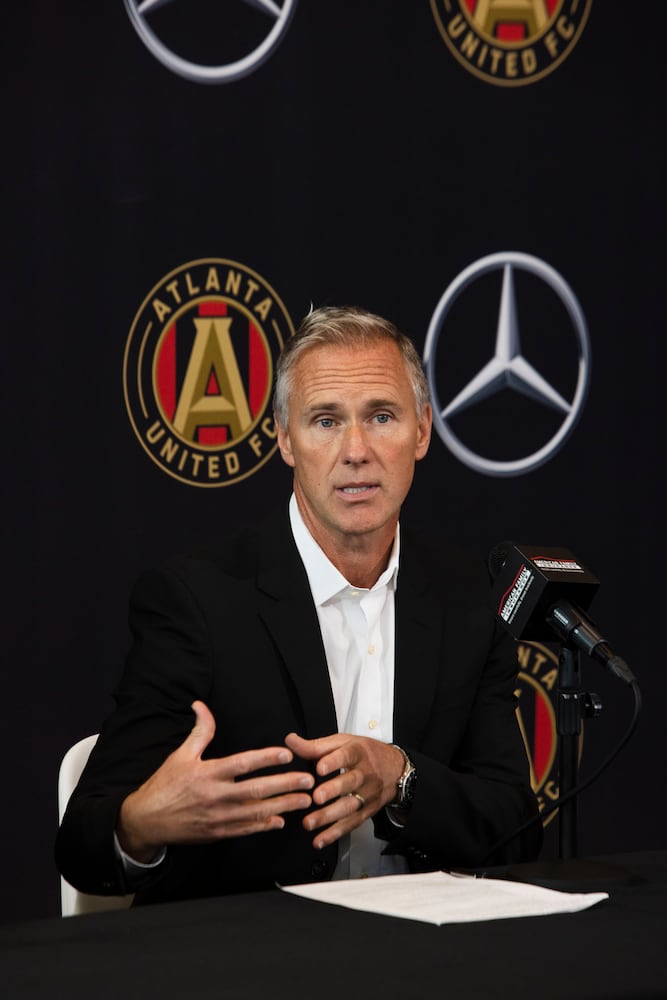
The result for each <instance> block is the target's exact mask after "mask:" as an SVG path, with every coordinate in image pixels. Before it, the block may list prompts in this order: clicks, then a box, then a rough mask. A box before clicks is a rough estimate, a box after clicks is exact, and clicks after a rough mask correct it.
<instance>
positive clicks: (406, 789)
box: [391, 743, 417, 809]
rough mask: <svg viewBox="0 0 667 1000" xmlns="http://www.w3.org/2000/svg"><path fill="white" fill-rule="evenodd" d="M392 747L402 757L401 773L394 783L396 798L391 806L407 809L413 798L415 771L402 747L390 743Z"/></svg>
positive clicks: (415, 779)
mask: <svg viewBox="0 0 667 1000" xmlns="http://www.w3.org/2000/svg"><path fill="white" fill-rule="evenodd" d="M392 746H393V747H395V748H396V750H398V751H399V752H400V753H401V754H402V756H403V771H402V773H401V776H400V778H399V779H398V781H397V782H396V796H395V798H394V800H393V802H392V803H391V804H392V805H393V806H395V807H396V808H397V809H409V808H410V806H411V805H412V800H413V799H414V797H415V787H416V784H417V770H416V768H415V766H414V764H413V763H412V761H411V760H410V758H409V757H408V755H407V754H406V752H405V750H404V749H403V747H399V746H398V744H397V743H392Z"/></svg>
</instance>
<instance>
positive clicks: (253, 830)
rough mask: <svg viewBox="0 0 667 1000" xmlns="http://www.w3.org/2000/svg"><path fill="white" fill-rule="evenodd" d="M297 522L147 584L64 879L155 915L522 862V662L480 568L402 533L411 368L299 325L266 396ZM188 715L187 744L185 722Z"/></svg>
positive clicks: (349, 323)
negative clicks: (192, 901) (308, 885)
mask: <svg viewBox="0 0 667 1000" xmlns="http://www.w3.org/2000/svg"><path fill="white" fill-rule="evenodd" d="M274 405H275V420H276V428H277V432H278V444H279V447H280V452H281V455H282V457H283V460H284V461H285V462H286V463H287V465H288V466H290V467H291V468H292V469H293V471H294V493H293V496H292V499H291V501H290V504H289V509H285V510H282V511H280V513H279V514H278V515H277V516H275V517H274V518H273V519H272V520H271V521H269V522H268V523H267V524H265V525H263V526H261V527H260V528H258V529H256V530H246V531H243V532H242V533H240V534H239V535H238V536H237V537H235V538H233V539H230V540H229V541H227V542H226V543H224V544H222V545H220V546H218V547H211V549H210V550H208V551H206V552H203V553H195V554H192V555H190V556H187V557H185V558H181V559H178V560H174V561H172V562H171V563H170V564H168V565H167V566H166V567H164V568H163V569H162V570H160V571H159V572H155V573H150V574H146V575H145V576H144V577H143V578H142V579H141V580H140V581H139V583H138V584H137V586H136V588H135V591H134V593H133V597H132V602H131V612H130V625H131V628H132V632H133V636H134V643H133V646H132V649H131V651H130V654H129V657H128V662H127V666H126V670H125V673H124V676H123V678H122V680H121V682H120V684H119V686H118V689H117V691H116V711H115V712H114V714H113V715H112V716H111V718H110V719H109V720H108V721H107V723H106V724H105V726H104V727H103V729H102V732H101V735H100V739H99V740H98V743H97V746H96V748H95V750H94V751H93V754H92V756H91V758H90V761H89V763H88V766H87V768H86V770H85V772H84V774H83V776H82V779H81V781H80V783H79V787H78V789H77V791H76V792H75V794H74V795H73V797H72V800H71V802H70V805H69V807H68V810H67V813H66V815H65V817H64V820H63V823H62V826H61V830H60V832H59V836H58V842H57V849H56V853H57V861H58V865H59V867H60V870H61V872H62V873H63V874H64V876H65V877H66V878H67V879H68V880H69V881H70V882H72V883H73V884H74V885H75V886H77V887H78V888H80V889H81V890H83V891H87V892H92V893H98V894H99V893H102V894H103V893H111V894H117V893H122V892H132V891H135V892H136V893H137V900H138V901H140V902H147V901H152V900H166V899H176V898H187V897H194V896H202V895H212V894H219V893H225V892H234V891H240V890H248V889H260V888H267V887H270V886H272V885H274V884H275V882H279V883H280V882H283V883H289V882H292V883H294V882H306V881H312V880H321V879H328V878H332V877H333V878H346V877H354V876H361V875H366V874H369V875H377V874H383V873H390V872H401V871H409V870H415V869H422V870H425V869H436V868H452V867H457V866H465V867H473V866H475V865H481V864H488V863H493V862H496V863H499V862H503V861H516V860H521V859H528V858H532V857H534V856H535V855H536V853H537V851H538V849H539V844H540V825H539V822H537V823H534V824H533V825H532V827H531V828H530V829H529V830H528V831H527V832H526V833H525V834H524V835H523V836H520V837H516V838H514V839H510V840H509V841H508V843H507V844H506V845H505V846H504V847H503V848H502V849H501V850H494V846H495V845H496V844H498V843H499V842H501V841H504V840H508V838H510V837H511V834H512V833H513V832H514V831H515V830H517V829H518V828H519V827H520V826H521V825H522V824H524V823H525V822H526V821H527V820H529V819H530V818H531V817H535V816H536V814H537V812H536V810H537V807H536V802H535V798H534V796H533V794H532V792H531V790H530V785H529V779H528V767H527V761H526V755H525V750H524V746H523V743H522V740H521V736H520V734H519V730H518V726H517V722H516V718H515V714H514V693H513V692H514V685H515V677H516V670H517V665H516V653H515V650H514V647H513V644H512V642H511V641H510V639H509V638H508V637H507V636H506V635H501V634H499V632H498V629H497V627H496V623H495V616H494V615H493V612H492V609H491V607H490V599H489V581H488V576H487V573H486V569H485V567H483V565H482V564H481V563H479V564H478V562H477V561H476V560H471V559H470V558H468V557H467V556H465V555H463V554H461V553H459V552H458V551H456V550H450V549H445V548H443V547H441V546H439V545H435V544H434V541H433V539H428V538H427V539H419V538H418V537H413V536H411V535H410V534H409V533H408V531H407V530H406V531H403V530H401V529H400V528H399V524H398V518H399V512H400V509H401V505H402V503H403V501H404V499H405V496H406V495H407V492H408V490H409V488H410V485H411V483H412V478H413V474H414V466H415V462H416V461H418V460H419V459H421V458H422V457H423V456H424V455H425V454H426V451H427V449H428V445H429V441H430V432H431V408H430V405H429V400H428V389H427V386H426V382H425V379H424V375H423V372H422V369H421V364H420V361H419V357H418V355H417V353H416V351H415V349H414V347H413V345H412V343H411V342H410V341H409V340H408V339H407V338H406V337H404V336H403V335H402V334H401V333H400V332H399V331H397V330H396V328H395V327H394V326H393V325H392V324H390V323H388V322H387V321H385V320H383V319H381V318H380V317H377V316H373V315H371V314H369V313H366V312H363V311H362V310H357V309H335V308H328V309H321V310H317V311H314V312H312V313H311V314H310V315H309V316H307V317H306V319H305V320H304V321H303V323H302V324H301V326H300V328H299V330H298V331H297V333H296V335H295V336H294V337H293V338H291V340H290V341H289V342H288V343H287V344H286V345H285V347H284V349H283V352H282V355H281V358H280V361H279V364H278V373H277V380H276V392H275V400H274ZM193 712H194V728H193V715H192V713H193Z"/></svg>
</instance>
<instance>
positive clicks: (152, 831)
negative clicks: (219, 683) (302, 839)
mask: <svg viewBox="0 0 667 1000" xmlns="http://www.w3.org/2000/svg"><path fill="white" fill-rule="evenodd" d="M192 710H193V711H194V713H195V715H196V722H195V725H194V728H193V729H192V731H191V733H190V734H189V736H187V737H186V739H185V740H184V741H183V743H182V744H181V746H180V747H179V748H178V749H177V750H174V752H173V753H172V754H170V755H169V757H167V759H166V760H165V762H164V763H163V764H162V765H161V766H160V767H159V768H158V769H157V771H155V773H154V774H152V775H151V777H150V778H148V780H147V781H145V782H144V784H143V785H141V786H140V787H139V788H137V790H136V791H134V792H132V793H131V794H130V795H128V797H127V798H126V799H125V801H124V802H123V804H122V806H121V810H120V815H119V818H118V826H117V828H116V834H117V837H118V842H119V844H120V846H121V847H122V849H123V851H125V853H126V854H127V855H129V857H131V858H133V859H134V860H135V861H138V862H140V863H143V864H147V863H149V862H150V861H151V860H152V859H153V858H154V857H155V856H156V855H157V854H158V853H159V851H160V850H161V849H162V848H163V847H164V846H165V845H168V844H195V843H208V842H211V841H215V840H221V839H224V838H227V837H246V836H248V835H249V834H252V833H262V832H266V831H268V830H280V829H281V828H282V827H283V826H284V825H285V820H284V819H283V813H287V812H295V811H297V810H299V809H308V808H309V806H310V805H311V802H312V800H311V796H310V794H308V793H309V791H310V789H312V787H313V785H314V778H313V776H312V775H311V774H308V773H307V772H303V771H286V772H282V773H280V774H272V775H264V776H259V777H258V776H256V775H255V774H254V772H255V771H258V770H261V769H262V768H267V767H276V766H278V765H284V764H289V763H290V761H292V760H293V759H294V758H293V754H292V753H291V751H290V750H288V749H287V748H286V747H284V746H282V747H265V748H264V749H262V750H246V751H244V752H243V753H237V754H233V755H232V756H231V757H220V758H217V759H213V760H202V758H201V755H202V753H203V752H204V750H205V749H206V747H207V746H208V745H209V743H210V742H211V740H212V739H213V735H214V733H215V719H214V718H213V715H212V714H211V712H210V711H209V709H208V708H207V706H206V705H205V704H204V703H203V702H202V701H195V702H193V704H192ZM236 779H242V780H236Z"/></svg>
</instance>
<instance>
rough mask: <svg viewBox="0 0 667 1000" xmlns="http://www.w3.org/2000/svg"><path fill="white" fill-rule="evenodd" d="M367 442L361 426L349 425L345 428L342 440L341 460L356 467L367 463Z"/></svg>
mask: <svg viewBox="0 0 667 1000" xmlns="http://www.w3.org/2000/svg"><path fill="white" fill-rule="evenodd" d="M368 452H369V448H368V441H367V439H366V431H365V430H364V427H363V425H362V424H350V425H349V427H347V428H346V431H345V437H344V439H343V451H342V455H341V457H342V459H343V461H344V462H347V463H350V464H353V465H358V464H359V463H360V462H367V461H368Z"/></svg>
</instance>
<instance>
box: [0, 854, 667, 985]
mask: <svg viewBox="0 0 667 1000" xmlns="http://www.w3.org/2000/svg"><path fill="white" fill-rule="evenodd" d="M605 860H607V861H614V862H615V863H616V864H619V865H623V866H624V868H625V870H626V871H627V872H628V873H629V875H630V878H629V880H627V881H626V882H622V883H619V884H617V885H613V886H610V887H609V891H610V894H611V898H610V899H609V900H607V901H605V902H604V903H601V904H600V905H598V906H596V907H594V908H592V909H589V910H585V911H583V912H581V913H575V914H568V915H562V916H551V917H537V918H535V917H531V918H525V919H513V920H496V921H487V922H480V923H474V924H458V925H454V924H452V925H447V926H443V927H435V926H433V925H430V924H424V923H420V922H416V921H408V920H398V919H395V918H391V917H381V916H376V915H373V914H366V913H358V912H355V911H352V910H347V909H344V908H342V907H337V906H329V905H326V904H323V903H314V902H310V901H307V900H304V899H299V898H297V897H294V896H291V895H287V894H285V893H281V892H279V891H276V892H268V893H256V894H248V895H243V896H233V897H225V898H218V899H209V900H197V901H191V902H186V903H171V904H165V905H160V906H151V907H144V908H137V909H134V910H128V911H120V912H109V913H98V914H91V915H89V916H80V917H69V918H67V919H64V920H63V919H58V918H56V919H50V920H36V921H32V922H23V923H20V924H13V925H12V924H10V925H5V926H4V927H0V992H1V994H2V996H3V997H7V998H11V1000H14V998H21V1000H24V998H25V1000H29V998H32V997H40V998H42V997H49V998H60V997H63V998H65V997H66V998H72V1000H78V998H84V997H85V998H86V1000H98V998H101V1000H105V998H107V997H109V998H111V997H113V998H114V1000H118V998H120V1000H124V998H125V1000H133V998H135V997H142V998H151V1000H152V998H155V997H158V998H162V997H164V998H172V997H178V998H182V997H187V998H190V997H192V998H206V997H215V998H217V1000H219V998H223V1000H227V998H236V997H238V998H243V1000H253V998H259V997H261V998H283V997H285V998H288V997H289V998H290V1000H294V998H297V997H299V998H304V1000H306V998H307V1000H311V998H312V1000H320V998H322V997H327V998H328V997H333V996H336V997H340V998H341V1000H349V998H355V1000H356V998H357V997H364V998H369V1000H386V998H392V1000H393V998H396V1000H399V998H400V1000H415V998H421V997H426V996H442V997H443V998H447V1000H459V998H465V1000H477V998H484V1000H488V998H496V997H498V998H503V1000H504V998H511V1000H521V998H529V997H530V998H531V1000H547V998H549V1000H550V998H559V1000H579V998H586V1000H592V998H596V997H605V998H607V1000H609V998H617V1000H630V998H658V997H660V998H667V851H664V852H662V851H660V852H651V853H646V854H638V855H631V856H630V855H625V856H620V857H616V858H613V859H605Z"/></svg>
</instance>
